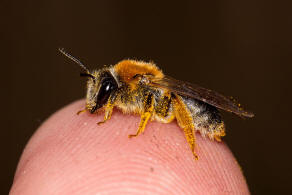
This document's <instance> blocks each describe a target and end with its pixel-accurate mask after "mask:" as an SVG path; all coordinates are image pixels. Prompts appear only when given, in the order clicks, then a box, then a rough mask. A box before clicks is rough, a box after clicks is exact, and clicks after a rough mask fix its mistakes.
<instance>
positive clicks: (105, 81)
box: [59, 48, 118, 113]
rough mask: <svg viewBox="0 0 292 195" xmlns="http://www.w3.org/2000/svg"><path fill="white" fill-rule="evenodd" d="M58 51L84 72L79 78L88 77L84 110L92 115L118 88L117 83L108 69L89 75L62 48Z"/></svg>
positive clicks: (78, 62)
mask: <svg viewBox="0 0 292 195" xmlns="http://www.w3.org/2000/svg"><path fill="white" fill-rule="evenodd" d="M59 51H60V52H61V53H62V54H63V55H65V56H66V57H68V58H69V59H71V60H72V61H74V62H75V63H77V64H78V65H79V66H80V67H81V68H82V69H83V70H84V71H85V73H80V76H83V77H88V81H87V94H86V109H87V110H89V111H90V112H91V113H94V112H95V111H96V110H97V109H99V108H101V107H103V106H104V105H105V104H106V103H107V102H108V100H109V97H110V96H111V95H112V94H113V93H114V92H115V91H116V89H117V88H118V83H117V81H116V80H115V78H114V77H113V75H112V73H111V72H110V69H109V68H103V69H101V70H99V71H94V72H92V73H91V72H90V71H89V70H88V68H87V67H86V66H85V65H84V64H83V63H82V62H80V61H79V60H78V59H77V58H75V57H73V56H72V55H71V54H69V53H67V52H66V51H65V50H64V48H59Z"/></svg>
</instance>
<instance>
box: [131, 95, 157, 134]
mask: <svg viewBox="0 0 292 195" xmlns="http://www.w3.org/2000/svg"><path fill="white" fill-rule="evenodd" d="M153 110H154V98H153V95H152V94H149V95H148V96H147V97H146V98H145V100H144V113H143V114H142V116H141V121H140V124H139V128H138V130H137V132H136V134H131V135H129V136H128V137H129V138H132V137H136V136H138V135H139V134H140V133H143V131H144V129H145V127H146V124H147V122H148V120H149V119H150V118H151V116H152V113H153Z"/></svg>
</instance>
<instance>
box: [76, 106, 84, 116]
mask: <svg viewBox="0 0 292 195" xmlns="http://www.w3.org/2000/svg"><path fill="white" fill-rule="evenodd" d="M85 111H86V108H84V109H83V110H79V111H78V112H77V113H76V114H77V115H79V114H81V113H83V112H85Z"/></svg>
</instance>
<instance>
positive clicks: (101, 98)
mask: <svg viewBox="0 0 292 195" xmlns="http://www.w3.org/2000/svg"><path fill="white" fill-rule="evenodd" d="M100 80H101V81H100V88H99V91H98V94H97V96H96V100H95V103H96V104H95V106H94V107H93V108H92V109H91V110H90V112H91V113H94V112H95V111H96V110H97V109H99V108H101V107H102V106H103V105H105V104H106V103H107V101H108V99H109V97H110V95H111V94H113V93H114V92H115V91H116V89H117V88H118V84H117V82H116V80H115V79H114V78H113V76H112V75H111V73H109V72H104V73H102V74H101V76H100Z"/></svg>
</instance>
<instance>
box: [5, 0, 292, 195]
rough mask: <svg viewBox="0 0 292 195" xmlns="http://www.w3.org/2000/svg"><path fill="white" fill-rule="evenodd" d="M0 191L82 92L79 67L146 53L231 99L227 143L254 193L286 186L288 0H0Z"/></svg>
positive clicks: (169, 70)
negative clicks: (235, 105)
mask: <svg viewBox="0 0 292 195" xmlns="http://www.w3.org/2000/svg"><path fill="white" fill-rule="evenodd" d="M2 6H3V7H2V8H4V10H3V11H2V17H1V19H2V22H1V23H2V25H1V39H2V40H1V56H2V57H1V80H2V81H1V85H3V86H2V95H1V98H3V100H2V105H3V107H2V111H1V120H2V122H1V125H2V131H1V134H2V135H1V137H2V141H1V150H2V151H1V154H2V160H1V169H2V170H1V192H0V193H1V194H7V193H8V191H9V188H10V187H11V184H12V180H13V175H14V172H15V169H16V165H17V162H18V160H19V158H20V155H21V153H22V150H23V148H24V147H25V145H26V143H27V141H28V140H29V138H30V137H31V136H32V134H33V133H34V131H35V130H36V129H37V128H38V126H39V125H40V124H41V123H42V122H43V121H44V120H45V119H46V118H47V117H49V116H50V115H51V114H52V113H54V112H55V111H56V110H58V109H60V108H62V107H63V106H65V105H67V104H69V103H70V102H72V101H74V100H77V99H80V98H82V97H84V95H85V89H84V88H85V81H84V79H81V78H79V70H80V69H79V68H78V66H77V65H75V64H74V63H72V62H71V61H69V60H68V59H67V58H65V57H64V56H62V55H61V54H60V53H58V50H57V49H58V47H64V48H66V49H67V51H69V52H70V53H72V54H73V55H74V56H76V57H77V58H79V59H81V61H83V62H84V63H85V64H87V65H88V66H89V67H90V68H99V67H101V66H102V65H105V64H115V63H116V62H118V61H120V60H122V59H125V58H135V59H141V60H146V61H149V60H153V61H154V62H156V63H157V64H158V66H159V67H161V68H162V70H164V72H165V73H166V74H168V75H171V76H173V77H176V78H177V79H181V80H186V81H190V82H193V83H197V84H200V85H201V86H204V87H206V88H210V89H213V90H216V91H218V92H221V93H223V94H225V95H232V96H234V97H235V98H236V99H238V100H239V101H240V102H241V103H242V104H243V105H244V106H245V108H247V109H248V110H251V111H253V112H254V113H255V114H256V117H255V118H253V119H247V120H242V119H241V118H238V117H236V116H235V115H232V114H229V113H225V114H224V118H225V121H226V124H227V128H228V129H227V131H228V132H227V136H226V138H224V140H225V141H226V142H227V144H228V145H229V147H230V148H231V150H232V151H233V153H234V155H235V156H236V158H237V159H238V161H239V163H240V165H241V166H242V169H243V172H244V175H245V176H246V178H247V182H248V185H249V187H250V191H251V192H252V193H253V194H285V192H286V193H288V192H291V178H292V174H291V144H290V143H291V141H290V138H291V136H292V131H291V130H292V129H291V124H290V123H289V120H291V98H292V96H291V80H292V79H291V76H292V75H291V73H292V71H291V66H292V64H291V63H292V60H291V54H292V52H291V49H292V38H291V36H292V31H291V28H292V17H291V5H288V4H284V3H281V1H277V2H276V1H273V2H272V1H264V0H245V1H234V0H233V1H232V0H230V1H214V2H211V1H202V0H200V1H150V0H149V1H147V2H142V1H134V0H133V1H112V0H100V1H79V2H74V1H57V0H50V1H43V0H38V1H37V0H28V1H3V3H2Z"/></svg>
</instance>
